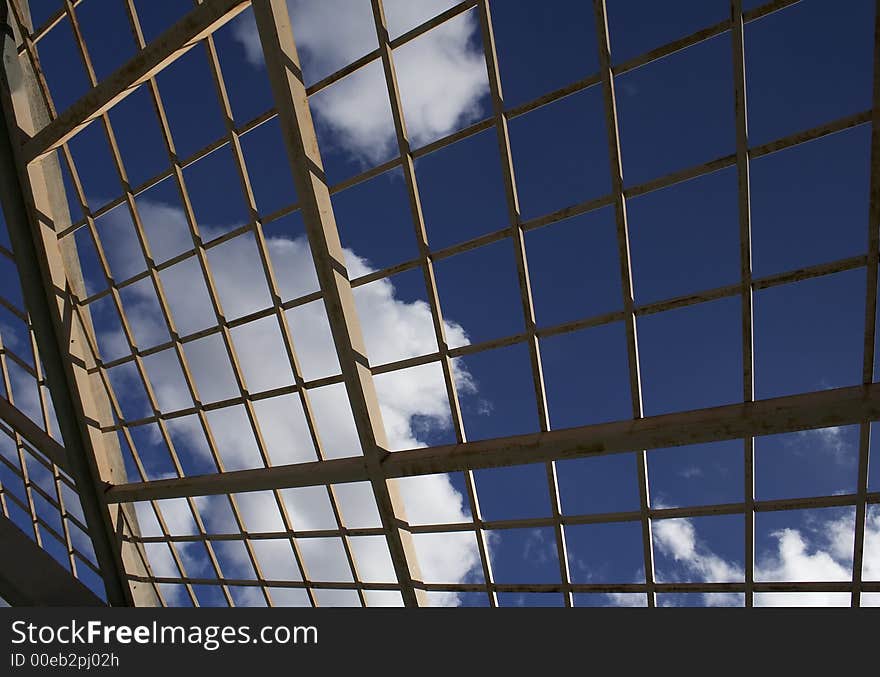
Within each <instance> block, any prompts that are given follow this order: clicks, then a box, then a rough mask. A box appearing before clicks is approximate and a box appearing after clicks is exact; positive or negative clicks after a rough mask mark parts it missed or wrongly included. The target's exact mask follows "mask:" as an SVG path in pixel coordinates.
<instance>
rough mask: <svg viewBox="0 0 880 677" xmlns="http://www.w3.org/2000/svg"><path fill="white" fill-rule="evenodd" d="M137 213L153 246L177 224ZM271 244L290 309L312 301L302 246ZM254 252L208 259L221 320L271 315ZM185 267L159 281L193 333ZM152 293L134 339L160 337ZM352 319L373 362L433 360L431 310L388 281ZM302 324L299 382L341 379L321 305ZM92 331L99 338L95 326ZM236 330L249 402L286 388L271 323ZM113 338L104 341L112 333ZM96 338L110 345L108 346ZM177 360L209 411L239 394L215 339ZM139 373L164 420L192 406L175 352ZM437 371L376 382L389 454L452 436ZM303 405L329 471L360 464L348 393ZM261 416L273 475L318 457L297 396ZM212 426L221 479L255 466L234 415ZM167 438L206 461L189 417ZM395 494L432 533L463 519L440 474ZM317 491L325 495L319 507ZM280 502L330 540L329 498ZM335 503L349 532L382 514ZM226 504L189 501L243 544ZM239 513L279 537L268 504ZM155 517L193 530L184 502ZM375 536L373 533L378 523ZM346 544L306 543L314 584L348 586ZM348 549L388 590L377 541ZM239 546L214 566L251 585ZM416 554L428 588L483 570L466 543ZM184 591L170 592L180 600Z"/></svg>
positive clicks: (298, 521) (285, 553)
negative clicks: (348, 459)
mask: <svg viewBox="0 0 880 677" xmlns="http://www.w3.org/2000/svg"><path fill="white" fill-rule="evenodd" d="M139 207H140V211H141V212H142V216H143V218H144V221H145V222H149V223H152V224H153V229H152V232H148V237H149V238H151V240H152V239H154V238H157V237H161V236H162V229H161V227H160V225H161V223H162V220H163V218H165V217H168V216H170V217H171V218H172V219H176V218H178V215H176V214H174V213H173V211H171V212H169V211H168V210H169V208H168V207H167V206H166V205H156V204H153V203H150V202H148V201H145V202H142V203H141V204H140V205H139ZM202 230H203V232H204V233H206V239H210V238H209V237H208V235H209V234H210V233H211V231H212V229H211V228H207V229H205V228H203V229H202ZM218 232H219V231H218ZM267 245H268V249H269V252H270V256H271V257H272V262H273V267H274V268H275V269H276V270H277V271H279V278H281V279H282V280H283V281H284V286H285V289H286V293H287V294H288V295H289V296H298V295H301V294H305V293H309V292H311V291H313V285H314V268H313V266H312V262H311V258H310V255H309V248H308V246H307V245H306V244H305V243H304V242H302V241H301V240H289V239H285V238H282V237H273V238H269V239H268V241H267ZM255 246H256V245H255V243H254V242H253V241H252V238H250V237H245V238H241V237H239V238H235V239H234V240H231V241H229V242H228V243H225V244H223V245H221V246H218V247H214V248H212V249H210V250H209V252H210V253H209V256H208V258H209V260H210V265H211V268H212V272H213V275H214V276H215V278H216V286H217V290H218V295H219V297H220V301H221V305H222V306H223V308H224V312H226V315H227V317H236V316H240V315H243V314H246V313H248V312H252V311H254V310H257V309H259V308H261V307H265V306H267V305H268V298H269V297H268V292H267V286H266V283H265V278H264V276H263V274H262V269H261V268H257V267H255V266H256V264H255V263H254V261H255V258H254V257H255V256H256V249H255ZM116 255H117V256H118V257H119V256H136V255H138V254H137V252H136V251H119V252H116ZM346 259H347V261H348V265H349V266H350V267H351V274H352V275H361V274H364V273H366V272H369V270H370V268H369V264H368V262H367V261H365V260H364V259H362V258H360V257H358V256H357V255H356V254H354V253H353V252H351V251H346ZM192 263H193V262H192V260H189V261H187V262H183V264H176V265H175V266H172V267H171V268H169V269H166V270H165V271H163V273H162V275H161V279H162V283H163V286H164V291H165V294H166V296H167V297H168V298H169V299H174V300H175V302H174V303H173V304H171V315H172V316H173V319H174V321H175V322H176V323H178V324H185V325H186V324H189V325H190V329H191V330H194V328H203V327H202V326H201V325H203V324H205V323H206V322H207V319H200V320H199V322H196V323H193V319H192V318H193V317H201V314H203V313H204V310H205V309H204V304H205V303H206V301H205V298H204V296H203V295H202V294H201V293H195V294H194V293H192V291H193V290H199V289H203V288H204V283H203V281H202V280H201V272H200V270H199V267H198V266H197V265H192ZM169 273H170V274H169ZM151 294H153V292H152V290H151V289H150V288H149V287H146V286H143V287H141V286H139V287H136V288H134V289H132V291H131V294H130V295H129V298H128V301H127V303H128V304H129V305H127V306H126V310H128V309H129V307H132V308H137V309H138V311H139V315H138V317H137V318H136V322H137V324H138V325H139V330H138V333H140V334H142V335H144V336H159V335H161V332H159V331H158V326H159V325H161V324H162V323H163V321H162V319H161V317H160V316H159V315H158V308H157V307H156V306H155V305H154V304H151V303H149V297H150V295H151ZM227 307H228V308H229V310H228V311H227ZM357 307H358V311H359V315H360V318H361V323H362V327H363V331H364V337H365V341H366V344H367V349H368V353H369V355H370V358H371V361H372V362H373V363H376V361H377V360H378V361H383V360H385V361H387V360H388V359H399V357H400V356H401V355H404V356H409V355H417V354H426V353H430V352H432V351H434V350H436V341H435V339H434V336H433V330H432V328H431V323H430V310H429V309H428V307H427V306H426V304H424V303H422V302H414V303H407V302H405V301H402V300H400V299H398V298H396V295H395V290H394V287H393V285H392V284H391V283H390V282H389V281H387V280H385V281H381V282H379V283H373V284H370V285H366V286H364V287H361V288H360V289H359V290H358V295H357ZM297 311H298V312H297V313H296V314H294V315H295V316H293V315H288V318H289V319H290V324H291V327H292V334H293V342H294V349H295V350H296V352H297V356H298V358H299V360H300V362H301V364H302V365H303V370H304V371H306V372H311V377H312V378H315V377H320V376H327V375H332V374H334V373H338V371H339V367H338V362H337V361H336V359H335V355H334V354H333V345H332V341H330V340H329V339H328V337H329V327H328V325H327V319H326V312H325V311H324V308H323V304H322V303H320V302H319V303H313V304H309V305H307V306H302V307H300V308H298V309H297ZM98 330H99V332H100V331H101V327H100V326H99V327H98ZM241 330H243V331H240V330H235V331H233V332H232V340H233V343H234V344H235V348H236V350H237V351H238V352H239V358H240V362H241V363H242V371H243V372H244V378H245V380H246V382H247V386H248V387H249V388H250V389H251V391H252V392H257V391H259V390H260V389H261V388H265V387H277V386H279V385H285V384H292V383H293V377H292V373H291V371H290V368H289V365H288V363H287V358H286V353H284V351H283V344H282V343H281V336H280V332H279V330H278V327H277V323H276V322H275V321H274V320H271V321H268V322H267V321H259V322H255V323H253V324H252V325H251V324H249V325H245V326H244V327H242V328H241ZM110 331H111V333H112V332H113V331H118V330H110ZM446 331H447V333H448V334H449V335H451V336H455V337H456V340H457V341H458V342H460V343H461V342H464V343H467V335H466V334H465V332H464V330H463V329H462V327H460V326H459V325H457V324H455V323H454V322H451V321H447V323H446ZM104 338H105V339H106V340H110V341H113V340H114V337H113V336H105V337H104ZM115 340H118V337H115ZM184 353H185V355H186V357H187V360H188V362H189V366H190V368H191V370H192V372H193V376H194V380H195V381H196V385H197V387H198V391H199V396H200V398H201V399H202V400H203V401H212V400H214V401H216V400H219V399H222V398H226V397H229V396H230V395H233V394H234V391H235V390H236V388H235V383H234V380H231V379H232V376H231V373H232V372H231V366H230V363H229V359H228V357H227V354H226V350H225V348H224V346H223V343H222V341H220V340H219V337H218V335H214V336H213V339H212V340H205V339H200V340H199V341H197V342H191V343H187V344H185V346H184ZM147 372H148V378H149V380H150V382H151V384H152V386H153V389H154V391H155V392H156V394H157V398H158V399H159V401H160V403H161V404H163V405H166V406H167V409H166V411H173V410H174V409H179V408H182V407H189V406H192V402H191V401H190V398H189V395H188V394H186V393H185V392H184V393H182V392H181V391H182V389H183V386H182V382H183V381H182V374H181V370H180V365H179V364H178V362H177V359H176V356H175V354H174V353H173V351H163V352H162V353H160V354H158V355H156V356H154V358H153V360H152V361H151V362H150V363H149V364H148V367H147ZM438 372H439V369H438V371H437V372H433V373H432V372H431V370H430V369H428V368H418V369H410V370H406V371H404V372H400V373H396V374H389V375H387V376H386V379H385V381H380V387H379V388H378V391H379V398H380V404H381V407H382V412H383V417H384V418H385V420H386V422H387V426H386V427H387V432H388V437H389V444H390V446H391V447H392V448H393V449H401V448H411V447H416V446H423V442H422V441H421V440H420V434H421V433H422V432H424V431H425V426H426V425H428V426H429V427H430V428H431V429H442V428H447V427H448V426H450V425H451V419H450V414H449V407H448V402H447V398H446V390H445V386H444V382H443V380H442V377H440V378H438V377H437V376H438ZM455 372H456V377H457V379H458V381H459V382H460V383H461V384H462V387H463V388H465V389H473V388H474V387H475V386H474V384H473V381H472V380H471V378H470V375H469V374H468V373H467V372H466V371H464V369H463V368H461V367H459V366H456V367H455ZM131 376H132V374H129V375H128V377H129V378H131ZM124 383H125V381H124V379H123V384H124ZM117 387H118V386H117ZM310 399H311V404H312V405H313V407H314V411H315V418H316V426H317V428H318V433H319V435H320V437H321V440H322V443H323V445H324V449H325V452H326V456H327V457H331V458H332V457H338V456H349V455H353V454H359V453H360V449H359V443H358V439H357V434H356V431H355V429H354V422H353V419H352V415H351V410H350V407H349V404H348V400H347V397H346V394H345V389H344V387H343V386H342V384H337V385H332V386H325V387H322V388H318V389H313V390H311V391H310ZM255 409H256V415H257V418H258V423H259V425H260V427H261V431H262V432H263V434H264V437H265V439H266V443H267V445H266V446H267V450H268V454H269V456H270V459H271V462H272V463H273V464H275V465H278V464H284V463H296V462H301V461H307V460H314V459H315V458H316V455H315V451H314V448H313V447H312V444H311V440H310V437H309V434H308V430H307V427H306V423H305V418H304V415H303V412H302V407H301V405H300V401H299V398H298V396H296V395H290V396H285V397H282V398H272V399H269V400H262V401H259V402H257V403H256V404H255ZM426 422H427V423H426ZM208 424H209V427H210V432H211V433H212V435H213V437H214V439H215V440H216V442H217V447H218V450H219V453H220V456H221V458H222V461H223V463H224V465H225V467H226V469H228V470H235V469H243V468H252V467H260V466H262V462H261V460H260V456H259V452H258V448H257V445H256V443H255V441H254V439H253V436H252V434H251V432H250V427H249V424H248V422H247V418H246V413H245V410H244V408H243V407H242V406H233V407H227V408H223V409H221V410H215V411H211V412H209V413H208ZM171 429H172V434H173V435H174V436H175V442H176V446H178V447H180V448H179V452H182V453H187V454H190V455H192V456H196V457H198V456H201V457H202V458H203V459H204V460H208V459H209V455H208V454H209V451H208V447H207V445H206V443H205V438H204V433H203V431H202V429H201V427H200V425H199V423H198V420H197V419H196V418H195V417H187V418H181V419H174V425H173V426H171ZM153 441H154V442H155V443H159V442H160V439H159V438H158V434H156V435H154V437H153ZM142 453H143V452H142ZM400 487H401V492H402V495H403V499H404V502H405V504H406V507H407V512H408V517H409V518H410V519H412V520H413V521H414V522H418V521H419V520H420V519H422V518H423V517H424V516H425V515H428V514H430V515H431V518H432V520H434V521H435V522H443V523H445V522H462V521H465V520H466V519H467V515H466V513H465V508H464V500H463V497H462V496H461V494H460V493H459V492H458V491H457V490H456V489H455V488H454V487H453V486H452V485H451V484H450V481H449V479H448V478H447V477H446V476H445V475H431V476H425V477H416V478H409V479H408V480H407V481H406V482H404V483H401V484H400ZM322 492H323V493H324V494H325V495H324V496H323V497H322V496H321V493H322ZM282 494H283V500H284V503H285V507H286V509H287V511H288V513H289V515H290V517H291V520H292V521H293V526H294V528H295V529H297V530H308V529H315V528H322V529H323V528H328V527H330V528H333V527H335V521H333V518H332V513H330V518H329V520H328V518H327V510H328V508H329V503H328V502H327V499H326V490H324V489H318V490H317V491H314V490H313V491H311V492H309V491H305V490H293V489H291V490H285V491H283V492H282ZM338 498H339V504H340V510H341V512H342V514H343V516H344V518H345V520H346V522H347V523H349V524H362V523H363V521H364V520H369V519H372V518H370V517H369V516H370V515H371V514H375V513H376V509H375V501H374V498H373V496H372V491H371V490H370V488H369V485H348V486H343V487H340V488H339V491H338ZM225 501H226V499H225V498H224V497H203V498H200V499H197V501H196V502H197V505H198V508H199V511H200V513H201V515H202V518H203V519H204V520H205V522H206V523H208V524H209V525H210V528H209V531H212V532H215V533H216V532H217V531H233V532H234V531H237V527H236V526H235V524H234V522H231V520H230V517H229V509H228V506H226V505H224V502H225ZM238 507H239V509H240V513H241V515H242V519H243V522H244V524H245V526H246V528H247V530H248V531H251V532H257V531H275V530H278V529H280V528H281V527H282V526H283V523H282V521H281V517H280V514H279V511H278V508H277V507H276V505H275V503H274V499H273V498H272V495H271V493H267V492H264V493H259V494H250V495H240V496H239V498H238ZM161 509H162V513H163V515H164V517H165V519H166V520H167V521H168V524H169V527H170V528H171V529H172V532H173V533H192V530H193V529H194V525H193V524H192V518H191V516H190V515H189V510H188V507H187V505H186V503H185V501H170V502H163V504H162V507H161ZM138 514H139V515H140V519H141V521H142V522H143V524H142V529H143V531H144V533H146V534H151V533H153V534H157V533H159V532H158V527H157V525H156V524H155V519H154V518H151V516H150V515H149V509H148V506H145V505H142V506H140V509H139V512H138ZM376 519H377V518H376ZM374 521H375V520H374ZM375 526H378V522H376V524H375ZM254 543H257V541H254ZM341 543H342V542H341V540H340V539H338V538H332V539H330V538H328V539H309V538H305V539H300V541H299V546H300V549H301V551H302V553H303V557H304V559H305V562H306V566H307V568H308V569H309V576H310V577H311V578H313V579H315V580H329V579H331V578H332V579H333V580H336V578H334V577H338V576H344V578H343V580H346V579H347V580H350V579H351V574H350V573H348V574H347V575H346V574H345V572H347V571H348V564H347V562H346V560H345V558H344V554H343V553H342V550H341ZM351 545H352V550H353V553H354V558H355V561H356V565H357V567H358V569H359V571H360V573H361V575H362V576H365V577H366V578H367V579H369V580H372V581H379V580H382V581H385V580H386V579H388V577H389V576H391V575H393V572H392V571H391V570H390V569H389V564H390V555H389V554H388V549H387V545H385V542H384V539H381V538H380V539H369V538H362V539H353V540H352V544H351ZM240 546H241V544H234V543H228V544H225V545H224V546H223V548H221V550H222V552H221V553H220V554H219V555H218V556H219V557H220V559H221V564H226V566H227V568H228V567H232V569H233V571H232V572H231V573H230V572H226V575H227V576H230V577H247V575H246V572H249V571H250V569H251V567H250V563H249V559H248V557H247V553H246V550H245V549H244V548H243V547H240ZM254 547H255V550H256V553H257V559H258V561H259V563H260V565H261V567H262V568H263V569H264V574H265V573H266V572H268V571H271V572H274V573H284V572H289V574H288V575H287V576H286V578H288V579H291V580H295V579H296V578H298V576H299V574H298V573H296V572H295V566H294V563H293V562H294V560H293V559H292V550H291V549H290V547H289V545H285V544H284V543H281V544H270V543H267V542H262V543H260V544H259V545H255V546H254ZM200 548H201V546H198V547H196V546H194V545H181V547H179V548H178V550H179V552H180V553H181V556H182V558H183V560H184V566H186V567H187V568H190V567H193V568H196V569H198V568H200V567H202V566H203V565H204V562H203V561H201V560H203V559H204V554H203V553H204V551H203V550H201V549H200ZM149 550H150V557H151V562H152V563H153V565H154V567H155V569H156V574H157V575H160V576H175V577H176V576H178V575H179V573H178V572H177V569H176V565H175V564H174V562H173V560H172V558H171V555H170V552H169V551H168V550H167V548H164V547H152V548H150V549H149ZM418 552H419V563H420V565H421V567H422V570H423V572H426V574H425V575H426V577H427V576H432V577H434V579H435V580H438V579H439V580H444V581H446V582H460V581H462V580H463V579H464V578H465V577H467V576H468V575H469V574H470V572H471V571H472V570H473V568H474V567H475V566H477V564H478V562H479V559H478V556H477V551H476V543H475V541H474V539H471V540H470V541H468V540H467V539H461V538H459V537H458V535H440V536H437V537H436V538H434V539H431V540H430V542H427V541H426V542H424V543H422V544H421V545H420V547H419V549H418ZM239 569H240V570H241V571H238V570H239ZM241 572H245V573H241ZM250 575H252V573H250ZM328 577H329V578H328ZM169 591H172V592H173V589H172V588H169ZM182 592H183V591H182V590H180V589H178V590H177V593H176V594H182ZM324 592H326V593H327V594H324ZM324 592H322V599H323V600H325V601H326V602H327V603H333V604H337V603H347V602H351V600H352V598H351V597H350V596H347V595H345V594H341V595H334V594H333V593H334V591H324ZM343 592H344V591H343ZM281 596H282V597H283V598H284V599H288V598H291V599H292V597H291V595H286V594H285V593H281ZM374 597H375V601H376V602H377V603H383V604H384V603H389V602H390V601H393V600H392V598H391V596H388V595H384V596H382V595H379V596H374ZM297 599H304V598H299V597H297ZM437 599H439V600H440V602H441V603H445V604H455V603H456V602H457V596H456V595H454V594H450V595H445V596H440V597H438V598H437ZM254 601H256V599H255V600H254ZM288 601H290V600H288ZM435 601H436V600H435Z"/></svg>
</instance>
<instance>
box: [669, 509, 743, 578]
mask: <svg viewBox="0 0 880 677" xmlns="http://www.w3.org/2000/svg"><path fill="white" fill-rule="evenodd" d="M652 531H653V535H654V545H655V547H656V548H657V549H658V550H659V551H660V552H662V553H663V554H664V555H666V556H668V557H671V558H672V559H673V560H674V561H675V562H676V563H677V564H679V565H681V566H682V567H683V568H684V569H685V570H686V571H687V573H688V574H689V575H690V576H689V580H699V581H711V582H715V583H726V582H731V581H737V580H742V577H743V572H742V567H740V566H739V565H737V564H731V563H729V562H727V561H725V560H724V559H723V558H721V557H719V556H718V555H716V554H715V553H713V552H712V551H711V549H709V548H708V547H707V546H706V545H705V544H704V543H702V542H701V541H700V540H699V539H698V538H697V532H696V529H695V528H694V525H693V522H691V520H688V519H665V520H656V521H655V522H654V524H653V529H652ZM668 574H669V575H670V576H674V574H675V572H668Z"/></svg>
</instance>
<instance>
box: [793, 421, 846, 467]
mask: <svg viewBox="0 0 880 677" xmlns="http://www.w3.org/2000/svg"><path fill="white" fill-rule="evenodd" d="M852 432H853V431H852V429H848V428H845V427H842V426H834V427H831V428H818V429H816V430H801V431H799V432H797V433H795V434H794V436H793V438H791V439H790V440H787V444H789V445H795V444H796V445H797V446H799V447H802V448H803V450H804V451H805V452H807V453H813V452H824V453H828V454H831V455H832V456H833V457H834V460H835V461H837V462H838V463H841V464H845V465H851V464H852V463H853V462H854V461H855V458H856V456H855V455H856V453H857V447H856V444H857V440H858V435H857V434H856V435H855V436H854V435H853V434H852ZM848 433H850V434H848ZM795 440H796V441H795Z"/></svg>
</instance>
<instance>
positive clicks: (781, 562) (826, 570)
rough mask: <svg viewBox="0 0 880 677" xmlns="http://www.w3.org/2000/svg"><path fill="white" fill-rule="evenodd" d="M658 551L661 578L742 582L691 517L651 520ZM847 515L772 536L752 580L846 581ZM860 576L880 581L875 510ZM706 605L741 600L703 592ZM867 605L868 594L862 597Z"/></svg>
mask: <svg viewBox="0 0 880 677" xmlns="http://www.w3.org/2000/svg"><path fill="white" fill-rule="evenodd" d="M653 536H654V545H655V548H656V549H657V551H659V552H661V553H662V554H664V555H665V556H667V557H669V558H671V559H672V560H673V561H674V563H675V567H674V568H673V570H672V571H665V572H658V578H662V579H665V580H687V581H696V582H713V583H714V582H727V581H730V582H733V581H742V580H743V570H742V566H741V565H740V564H739V563H738V562H731V561H729V560H726V559H725V558H723V557H721V556H720V555H718V554H717V553H715V552H714V551H713V550H712V548H711V547H709V546H708V545H707V544H706V543H705V541H704V540H703V539H701V538H700V536H699V534H698V533H697V530H696V528H695V526H694V523H693V521H692V520H689V519H668V520H656V521H655V522H654V524H653ZM853 537H854V534H853V519H852V515H851V514H850V515H849V516H843V517H839V518H835V519H830V520H827V519H826V520H821V519H814V520H811V521H808V522H807V523H806V526H804V527H802V528H800V529H795V528H786V529H780V530H778V531H775V532H773V533H772V534H771V538H772V547H771V548H770V549H768V550H766V551H764V552H761V553H759V557H758V559H757V562H756V565H755V580H757V581H766V582H798V581H818V582H823V581H848V580H850V579H851V577H852V566H853V560H852V556H853ZM862 578H863V580H866V581H875V580H880V511H876V510H869V512H868V516H867V519H866V522H865V546H864V562H863V569H862ZM608 597H609V599H610V601H611V603H612V604H615V605H619V606H629V605H632V604H634V603H636V602H638V600H637V598H636V597H635V596H629V595H626V596H624V595H609V596H608ZM703 599H704V602H705V603H706V604H708V605H716V604H720V605H726V604H740V603H741V602H740V601H739V599H738V596H730V595H718V594H705V595H703ZM849 600H850V596H849V593H836V592H797V593H768V592H760V593H755V605H756V606H848V605H849ZM865 601H866V602H867V603H869V604H870V603H872V602H873V601H874V600H873V598H867V599H866V600H865Z"/></svg>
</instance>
